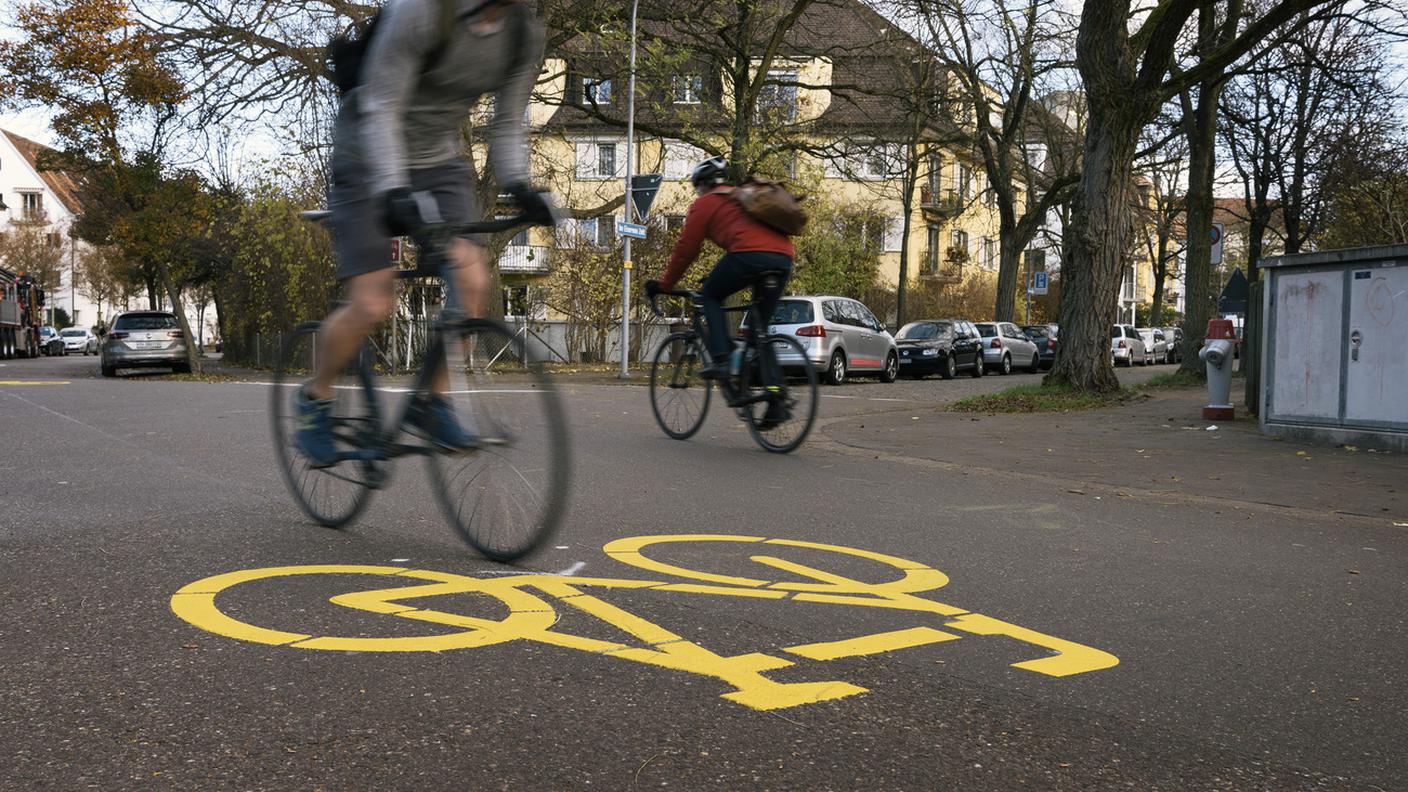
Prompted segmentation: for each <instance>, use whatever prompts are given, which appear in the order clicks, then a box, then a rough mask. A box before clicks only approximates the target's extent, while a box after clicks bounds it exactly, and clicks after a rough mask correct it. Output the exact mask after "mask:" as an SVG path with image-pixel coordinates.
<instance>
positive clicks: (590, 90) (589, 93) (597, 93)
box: [582, 77, 611, 105]
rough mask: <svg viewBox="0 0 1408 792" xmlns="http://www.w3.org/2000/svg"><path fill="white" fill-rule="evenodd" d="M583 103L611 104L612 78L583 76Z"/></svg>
mask: <svg viewBox="0 0 1408 792" xmlns="http://www.w3.org/2000/svg"><path fill="white" fill-rule="evenodd" d="M582 104H584V105H593V104H595V105H609V104H611V80H610V79H603V78H600V77H583V78H582Z"/></svg>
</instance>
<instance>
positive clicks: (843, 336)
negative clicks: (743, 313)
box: [769, 296, 900, 385]
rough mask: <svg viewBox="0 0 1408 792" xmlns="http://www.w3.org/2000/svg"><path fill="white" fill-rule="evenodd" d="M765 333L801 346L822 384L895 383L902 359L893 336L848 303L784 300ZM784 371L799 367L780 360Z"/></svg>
mask: <svg viewBox="0 0 1408 792" xmlns="http://www.w3.org/2000/svg"><path fill="white" fill-rule="evenodd" d="M769 331H770V332H773V333H781V334H786V335H790V336H792V337H793V338H795V339H797V341H798V342H799V343H801V345H802V348H803V349H805V350H806V352H807V359H808V360H809V361H811V364H812V365H813V366H815V367H816V368H817V369H818V370H819V371H820V372H821V378H822V380H823V381H824V382H827V383H830V384H832V385H840V384H841V383H843V382H845V381H846V378H847V377H850V376H853V375H856V374H868V375H874V376H878V377H879V378H880V381H881V382H894V381H895V378H896V377H897V376H899V368H900V355H899V348H898V347H897V346H896V345H895V339H894V336H892V335H890V333H889V331H888V330H886V329H885V328H884V326H882V325H881V324H880V321H879V320H878V319H876V318H875V314H873V313H871V312H870V309H869V308H866V307H865V306H864V305H862V304H860V303H859V302H856V301H855V300H852V299H850V298H849V297H830V296H817V297H812V296H805V297H783V298H782V300H781V301H780V302H778V305H777V310H776V311H775V312H774V313H773V316H772V322H771V324H770V327H769ZM779 362H781V363H782V365H783V366H787V365H789V364H791V365H799V364H800V363H801V361H789V360H787V358H786V356H780V360H779Z"/></svg>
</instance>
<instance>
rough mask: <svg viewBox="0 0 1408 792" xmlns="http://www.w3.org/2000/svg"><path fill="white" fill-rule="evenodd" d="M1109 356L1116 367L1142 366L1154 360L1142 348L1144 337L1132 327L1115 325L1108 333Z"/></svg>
mask: <svg viewBox="0 0 1408 792" xmlns="http://www.w3.org/2000/svg"><path fill="white" fill-rule="evenodd" d="M1110 354H1111V356H1112V357H1113V358H1114V362H1115V365H1116V366H1121V365H1123V366H1133V365H1134V364H1135V363H1138V364H1139V365H1141V366H1142V365H1144V364H1146V363H1151V362H1153V360H1154V355H1153V353H1151V352H1150V351H1149V349H1148V347H1146V346H1144V337H1143V336H1141V335H1139V331H1138V330H1137V329H1135V327H1134V325H1119V324H1117V325H1115V326H1114V327H1113V328H1112V329H1111V331H1110Z"/></svg>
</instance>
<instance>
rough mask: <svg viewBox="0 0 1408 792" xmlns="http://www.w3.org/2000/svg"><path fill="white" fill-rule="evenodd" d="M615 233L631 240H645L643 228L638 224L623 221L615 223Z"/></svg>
mask: <svg viewBox="0 0 1408 792" xmlns="http://www.w3.org/2000/svg"><path fill="white" fill-rule="evenodd" d="M616 233H617V234H619V235H621V236H623V237H630V238H631V239H645V226H643V225H641V224H640V223H627V222H626V221H625V220H617V221H616Z"/></svg>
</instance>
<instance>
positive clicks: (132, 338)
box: [99, 311, 191, 377]
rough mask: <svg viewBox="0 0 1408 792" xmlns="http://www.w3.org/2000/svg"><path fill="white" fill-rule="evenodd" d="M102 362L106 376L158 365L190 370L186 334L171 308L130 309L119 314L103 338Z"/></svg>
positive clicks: (183, 371) (185, 372)
mask: <svg viewBox="0 0 1408 792" xmlns="http://www.w3.org/2000/svg"><path fill="white" fill-rule="evenodd" d="M99 354H100V355H101V356H102V357H101V358H99V363H100V366H101V368H102V372H103V376H104V377H115V376H117V370H118V369H124V368H137V367H146V366H158V367H162V368H171V369H174V370H175V371H176V372H177V373H179V374H189V373H190V371H191V366H190V364H189V363H187V362H186V334H185V333H183V332H181V323H180V322H179V321H177V319H176V314H173V313H170V312H169V311H128V312H127V313H123V314H118V315H117V318H116V319H114V320H113V323H112V328H111V329H109V330H108V334H107V335H106V336H105V337H104V338H103V346H102V349H101V350H100V351H99Z"/></svg>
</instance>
